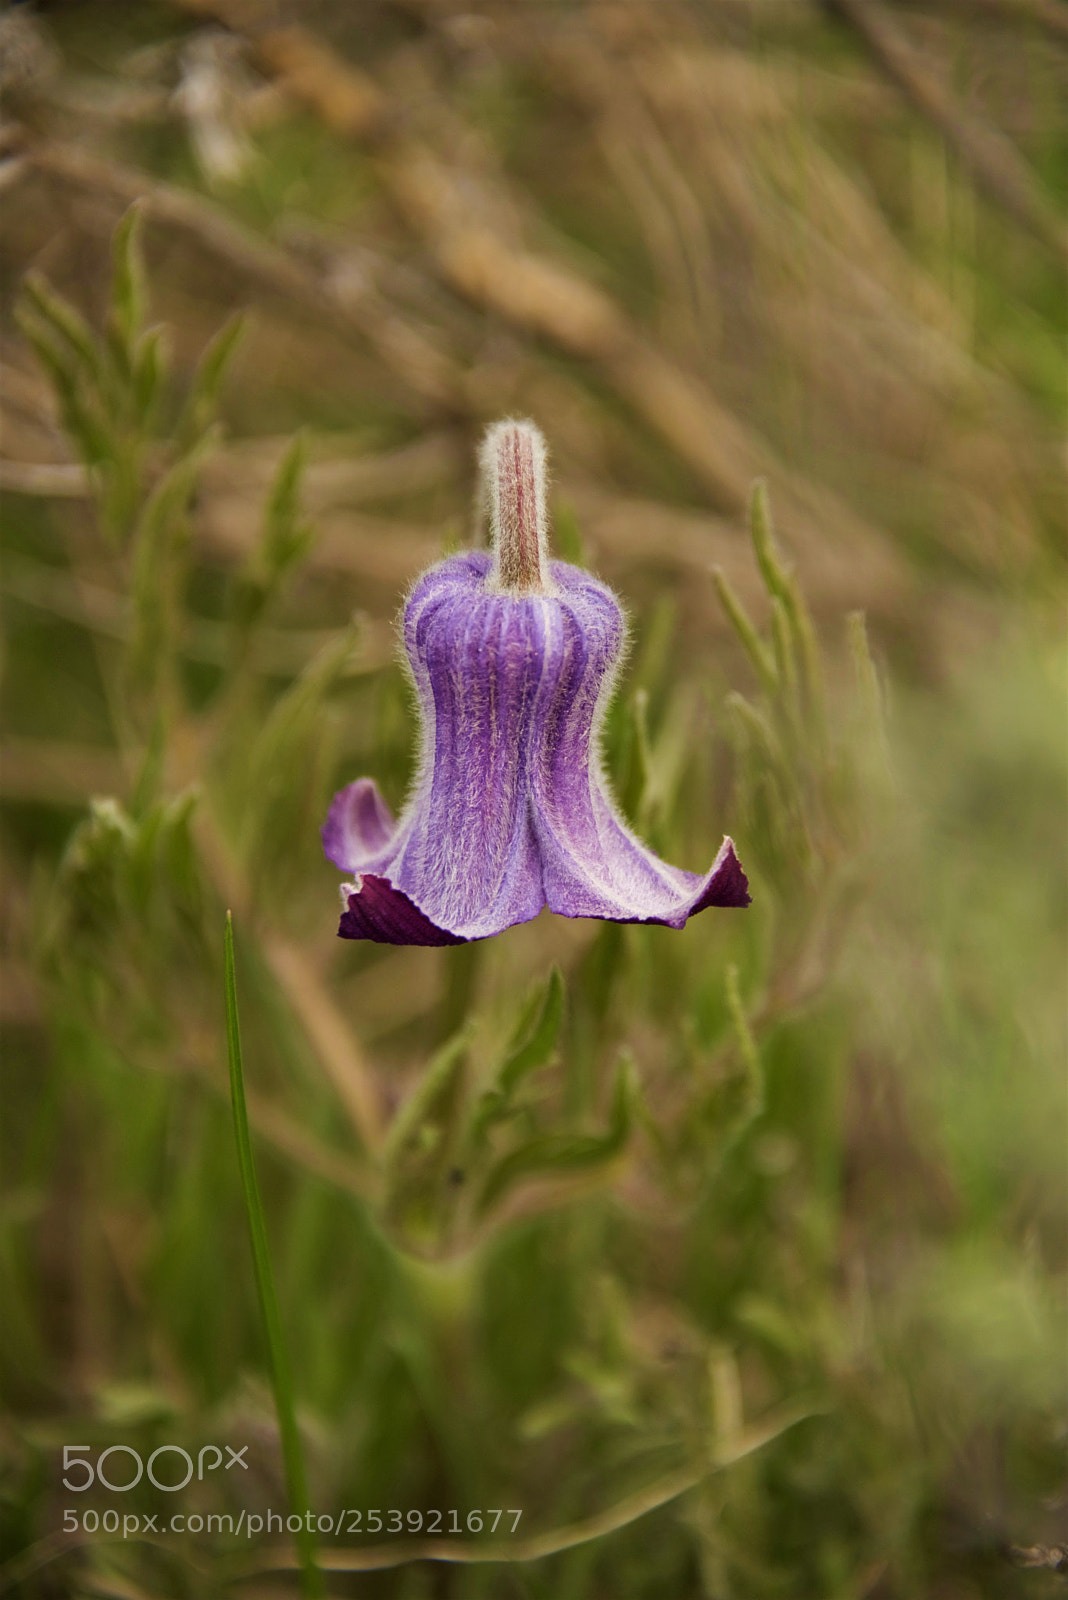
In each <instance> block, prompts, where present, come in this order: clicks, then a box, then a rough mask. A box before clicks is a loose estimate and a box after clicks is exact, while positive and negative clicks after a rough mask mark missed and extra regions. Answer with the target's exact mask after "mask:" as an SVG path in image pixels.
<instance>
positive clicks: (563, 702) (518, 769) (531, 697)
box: [323, 422, 749, 944]
mask: <svg viewBox="0 0 1068 1600" xmlns="http://www.w3.org/2000/svg"><path fill="white" fill-rule="evenodd" d="M544 453H545V452H544V444H543V441H542V438H541V435H540V433H539V432H538V430H537V429H536V428H535V427H534V426H533V424H532V423H527V422H502V423H498V424H497V425H496V427H494V428H491V429H490V431H489V433H488V435H487V437H486V441H485V444H484V446H483V451H482V469H483V477H484V483H485V487H486V491H487V498H488V501H489V509H490V513H491V520H492V527H493V549H492V552H490V551H480V550H472V551H468V552H467V553H465V554H463V555H457V556H450V557H449V558H448V559H447V560H445V561H442V562H440V563H439V564H438V565H437V566H435V567H431V569H430V570H429V571H428V572H426V573H424V574H423V576H422V577H421V578H419V579H418V580H417V582H416V583H415V585H414V587H413V589H412V591H411V593H410V595H409V597H408V601H407V604H406V606H405V609H404V624H403V640H404V648H405V651H406V652H407V656H408V661H409V663H410V666H411V673H412V678H413V680H414V685H415V691H416V695H417V697H418V702H419V709H420V714H421V721H422V744H421V749H420V755H419V764H418V770H417V773H416V777H415V781H414V784H413V787H412V791H411V794H410V795H409V797H408V801H407V804H406V805H405V807H404V810H403V812H402V813H401V815H400V817H399V818H398V819H397V820H396V821H394V819H393V817H392V816H391V814H390V812H389V809H388V807H387V806H386V804H385V802H384V801H383V799H382V796H381V795H380V794H379V792H378V789H377V788H376V786H375V784H374V783H373V781H372V780H371V779H370V778H360V779H358V780H357V782H355V783H351V784H349V786H348V787H347V788H345V789H342V790H341V791H340V793H338V794H337V795H335V797H334V801H333V804H332V805H331V807H330V812H329V815H328V816H327V819H326V823H325V824H324V826H323V848H324V849H325V851H326V854H327V855H328V856H329V858H330V860H331V861H333V862H334V863H335V864H336V865H337V866H338V867H339V868H340V869H341V870H342V871H343V872H345V873H349V874H351V875H352V877H353V881H352V882H351V883H346V884H343V885H342V899H343V901H344V903H345V905H346V909H345V911H344V912H343V914H342V917H341V925H340V928H339V930H338V931H339V933H340V934H341V936H342V938H346V939H375V940H378V941H379V942H380V943H386V944H461V943H464V942H465V941H467V940H469V939H485V938H487V937H489V936H490V935H491V934H495V933H500V932H502V931H503V929H505V928H509V927H511V926H512V925H513V924H514V923H517V922H526V921H528V920H529V919H530V918H531V917H536V916H537V914H538V912H539V911H540V910H541V908H542V907H543V906H546V905H547V906H548V907H549V909H550V910H551V911H555V912H558V913H559V914H560V915H561V916H565V917H604V918H608V919H610V920H612V921H615V922H653V923H662V924H666V925H667V926H668V927H672V928H681V927H682V925H683V923H684V922H685V921H686V920H687V918H688V917H691V916H693V914H694V913H695V912H697V911H703V910H705V908H706V907H707V906H745V905H748V904H749V892H748V884H747V881H746V876H745V873H744V872H743V871H742V868H741V865H740V863H739V861H738V858H737V856H736V855H735V853H734V846H733V844H732V842H731V840H730V839H724V841H723V845H722V847H721V849H720V851H719V854H718V855H717V856H716V859H715V861H714V862H713V863H712V867H711V869H710V870H709V871H708V872H707V873H706V874H705V875H704V876H703V877H702V876H700V875H699V874H696V873H692V872H684V871H683V870H682V868H681V867H672V866H669V865H668V864H667V863H666V862H664V861H661V860H659V859H658V857H657V856H655V855H654V854H653V852H652V851H651V850H649V849H648V848H647V847H646V846H645V845H644V844H642V842H641V841H640V840H639V839H638V838H637V837H636V836H635V835H634V833H633V832H632V831H631V830H630V828H628V827H627V825H626V823H625V822H624V821H623V819H622V818H621V817H620V815H619V812H618V810H617V809H616V806H615V803H614V801H613V799H612V796H611V793H610V791H609V788H608V784H607V781H606V779H605V774H604V769H603V765H602V761H601V754H600V730H601V725H602V722H603V720H604V713H605V708H606V706H607V703H608V700H609V697H610V695H611V692H612V687H613V683H614V681H615V676H616V671H617V668H618V666H619V662H620V658H621V655H622V652H623V648H624V639H625V632H626V627H625V622H624V618H623V614H622V612H621V610H620V607H619V604H618V602H617V601H616V599H615V596H614V595H613V594H612V593H611V592H610V590H608V589H607V588H606V587H605V586H604V584H602V583H598V581H597V580H596V579H595V578H593V577H591V576H590V575H589V573H587V572H584V571H582V570H581V569H580V568H578V567H574V566H570V565H568V564H566V563H565V562H562V561H549V560H548V558H547V555H546V527H545V465H544Z"/></svg>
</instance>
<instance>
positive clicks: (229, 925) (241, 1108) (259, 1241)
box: [225, 911, 326, 1600]
mask: <svg viewBox="0 0 1068 1600" xmlns="http://www.w3.org/2000/svg"><path fill="white" fill-rule="evenodd" d="M225 951H226V1047H227V1055H228V1057H229V1062H230V1102H231V1106H232V1108H233V1113H234V1134H235V1136H236V1139H237V1162H238V1167H239V1169H240V1173H241V1188H242V1191H243V1193H244V1197H245V1214H246V1217H247V1219H248V1231H249V1240H250V1243H251V1245H252V1269H253V1273H254V1275H255V1278H256V1294H257V1297H258V1299H259V1304H260V1315H261V1317H262V1319H263V1333H264V1339H265V1342H266V1345H267V1360H268V1365H269V1367H270V1373H271V1387H272V1389H273V1390H274V1403H275V1410H276V1412H277V1414H278V1431H279V1434H280V1436H281V1441H282V1459H283V1462H284V1464H285V1474H286V1489H287V1491H288V1494H289V1503H290V1505H291V1506H292V1508H293V1511H294V1512H295V1513H296V1514H297V1515H298V1516H299V1517H300V1518H301V1519H302V1525H301V1531H300V1532H299V1533H298V1534H297V1536H296V1545H297V1550H298V1553H299V1555H300V1564H301V1588H302V1590H303V1592H304V1594H305V1595H306V1596H309V1597H312V1600H317V1597H319V1596H322V1595H325V1593H326V1590H325V1587H324V1585H323V1578H322V1574H321V1572H320V1571H319V1568H318V1566H317V1564H316V1560H315V1543H314V1540H313V1538H312V1536H311V1534H310V1533H309V1532H308V1529H307V1522H306V1521H305V1520H304V1518H305V1513H306V1512H307V1511H308V1510H309V1505H308V1487H307V1478H306V1475H305V1471H304V1453H303V1450H302V1448H301V1442H300V1432H299V1430H298V1428H297V1418H296V1409H295V1405H294V1398H293V1384H292V1380H291V1378H290V1373H289V1361H288V1358H287V1355H286V1348H285V1340H284V1338H283V1336H282V1319H281V1316H280V1315H279V1311H278V1300H277V1296H276V1295H275V1289H274V1275H273V1273H272V1271H271V1257H270V1250H269V1248H268V1243H267V1224H266V1221H265V1218H264V1215H263V1203H262V1201H261V1199H260V1190H259V1184H258V1182H257V1179H256V1165H255V1161H254V1159H253V1155H252V1140H251V1137H250V1135H249V1128H248V1112H247V1110H246V1107H245V1079H244V1071H243V1068H242V1062H241V1029H240V1024H239V1021H238V1014H237V978H236V975H235V971H234V926H233V918H232V916H231V914H230V912H229V911H228V912H227V913H226V934H225Z"/></svg>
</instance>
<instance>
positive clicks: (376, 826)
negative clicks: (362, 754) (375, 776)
mask: <svg viewBox="0 0 1068 1600" xmlns="http://www.w3.org/2000/svg"><path fill="white" fill-rule="evenodd" d="M396 827H397V824H396V823H395V822H394V820H393V817H392V815H391V813H390V809H389V807H388V806H387V805H386V802H385V801H384V800H383V798H382V796H381V795H380V794H379V792H378V785H377V784H376V783H375V782H374V781H373V780H372V779H371V778H357V779H356V782H355V783H350V784H348V785H347V786H346V787H345V788H344V789H339V790H338V792H337V794H336V795H335V796H334V798H333V800H332V801H331V803H330V810H329V811H328V812H327V814H326V821H325V822H324V823H323V828H322V840H323V849H324V851H325V852H326V855H327V858H328V859H329V860H330V861H332V862H333V863H334V865H335V867H340V868H341V870H342V872H358V871H359V869H360V867H361V866H362V865H363V864H364V863H365V862H367V861H370V860H371V859H372V858H373V857H374V856H376V855H378V854H379V853H380V852H381V851H382V850H383V849H384V848H385V847H386V845H387V844H388V843H389V841H390V839H391V838H392V836H393V834H394V833H395V832H396Z"/></svg>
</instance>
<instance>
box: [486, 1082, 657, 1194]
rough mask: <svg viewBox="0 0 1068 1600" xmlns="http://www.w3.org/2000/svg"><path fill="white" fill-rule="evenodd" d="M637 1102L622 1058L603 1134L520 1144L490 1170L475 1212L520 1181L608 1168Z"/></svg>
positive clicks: (563, 1135) (569, 1135)
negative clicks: (533, 1177) (548, 1175)
mask: <svg viewBox="0 0 1068 1600" xmlns="http://www.w3.org/2000/svg"><path fill="white" fill-rule="evenodd" d="M637 1101H638V1080H637V1074H636V1071H635V1068H634V1064H633V1062H632V1061H631V1060H630V1059H629V1058H628V1057H624V1058H623V1059H622V1061H621V1062H620V1064H619V1067H618V1068H617V1070H616V1075H615V1079H614V1081H613V1084H612V1101H611V1109H610V1112H609V1118H608V1127H607V1128H606V1129H605V1131H604V1133H545V1134H539V1135H538V1136H536V1137H535V1138H533V1139H530V1140H528V1141H527V1142H526V1143H524V1144H522V1145H520V1146H519V1147H518V1148H517V1149H515V1150H512V1151H510V1152H509V1153H508V1155H506V1156H505V1157H504V1158H503V1159H502V1160H501V1161H500V1162H498V1164H497V1165H496V1167H494V1168H493V1170H492V1171H491V1173H490V1175H489V1177H488V1178H487V1180H486V1183H485V1185H484V1187H483V1190H482V1194H481V1196H480V1197H479V1210H480V1211H483V1212H484V1211H487V1210H488V1209H489V1207H490V1206H491V1205H493V1203H494V1202H495V1201H496V1200H499V1199H500V1197H501V1196H502V1195H503V1194H504V1193H505V1192H506V1191H507V1190H508V1189H510V1188H511V1187H512V1186H513V1185H514V1184H515V1183H516V1182H518V1181H519V1180H520V1179H521V1178H525V1177H532V1176H534V1175H539V1176H544V1175H546V1174H550V1173H555V1174H560V1175H563V1174H568V1173H576V1172H584V1171H590V1170H593V1169H595V1168H597V1167H602V1166H606V1165H608V1163H609V1162H611V1161H613V1160H614V1159H615V1158H616V1157H617V1156H618V1155H619V1154H620V1153H621V1151H622V1150H623V1148H624V1146H625V1145H626V1143H627V1140H628V1139H629V1137H630V1132H631V1128H632V1127H633V1124H634V1119H635V1108H636V1106H637Z"/></svg>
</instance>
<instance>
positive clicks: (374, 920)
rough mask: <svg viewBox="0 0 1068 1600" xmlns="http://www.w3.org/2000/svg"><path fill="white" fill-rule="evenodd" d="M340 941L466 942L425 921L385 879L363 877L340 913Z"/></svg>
mask: <svg viewBox="0 0 1068 1600" xmlns="http://www.w3.org/2000/svg"><path fill="white" fill-rule="evenodd" d="M337 931H338V933H339V935H340V936H341V938H342V939H373V940H374V941H375V943H376V944H466V943H467V940H466V939H463V938H460V937H459V936H458V935H457V934H455V933H449V932H448V930H447V929H445V928H439V927H437V926H435V924H434V923H433V922H431V920H430V918H429V917H425V916H424V915H423V913H422V912H421V911H420V909H419V907H418V906H417V905H413V903H412V901H411V900H409V898H408V896H407V895H406V894H402V893H401V891H400V890H399V889H395V888H394V887H393V885H392V884H391V883H390V881H389V879H388V878H378V877H375V876H374V875H373V874H371V873H365V874H364V876H363V877H362V878H361V879H360V881H359V883H358V884H357V885H356V888H355V892H354V893H353V894H350V895H349V908H348V910H347V911H343V912H342V913H341V922H340V924H339V925H338V930H337Z"/></svg>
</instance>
